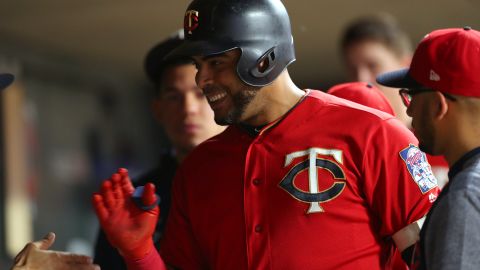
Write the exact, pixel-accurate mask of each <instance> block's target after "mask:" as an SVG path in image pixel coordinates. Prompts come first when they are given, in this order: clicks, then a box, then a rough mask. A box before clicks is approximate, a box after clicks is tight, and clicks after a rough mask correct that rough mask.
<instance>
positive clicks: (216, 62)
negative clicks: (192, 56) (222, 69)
mask: <svg viewBox="0 0 480 270" xmlns="http://www.w3.org/2000/svg"><path fill="white" fill-rule="evenodd" d="M208 64H209V65H210V66H212V67H216V66H219V65H221V64H223V61H221V60H220V59H215V58H214V59H211V60H209V61H208Z"/></svg>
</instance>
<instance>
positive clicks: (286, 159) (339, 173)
mask: <svg viewBox="0 0 480 270" xmlns="http://www.w3.org/2000/svg"><path fill="white" fill-rule="evenodd" d="M416 144H417V140H416V139H415V137H414V136H413V134H412V133H411V132H410V131H409V130H408V129H406V128H405V127H404V126H403V125H402V124H401V123H400V122H398V121H397V120H396V119H395V118H394V117H393V116H391V115H389V114H386V113H383V112H380V111H377V110H372V109H370V108H367V107H365V106H362V105H359V104H356V103H353V102H349V101H347V100H343V99H339V98H336V97H334V96H331V95H327V94H324V93H322V92H320V91H308V94H307V96H306V97H305V98H304V99H303V100H302V101H301V102H300V103H299V104H298V105H297V106H296V107H295V108H293V109H292V110H291V111H290V112H289V113H287V114H286V115H285V116H284V117H283V118H282V119H280V120H278V121H276V122H275V123H272V124H270V125H268V126H266V127H264V128H263V129H262V130H261V132H260V133H259V134H258V135H257V136H251V135H249V133H248V132H246V131H245V130H243V129H242V127H240V126H230V127H229V128H227V130H226V131H225V132H223V133H221V134H220V135H218V136H216V137H213V138H212V139H210V140H208V141H206V142H204V143H203V144H201V145H200V146H198V147H197V148H196V149H195V150H194V151H193V152H192V153H191V154H190V155H189V156H188V157H187V158H186V160H185V162H184V163H183V164H182V166H181V167H180V169H179V171H178V172H177V176H176V179H175V180H174V186H173V191H172V192H173V195H172V196H173V198H172V208H171V210H170V215H169V217H168V221H167V228H166V233H165V238H164V241H163V243H162V245H161V251H160V253H161V255H162V258H163V259H164V261H165V262H166V263H167V264H170V265H173V266H176V267H178V268H180V269H355V270H357V269H386V268H388V266H387V262H388V260H389V256H390V254H391V251H392V245H393V241H392V239H391V236H392V235H393V234H394V233H395V232H397V231H399V230H400V229H402V228H404V227H405V226H407V225H409V224H411V223H413V222H415V221H416V220H418V219H420V218H422V217H423V216H424V215H425V214H426V213H427V211H428V209H429V208H430V206H431V203H432V202H433V200H434V199H435V198H436V196H437V194H438V189H437V185H436V180H435V178H434V176H433V175H432V172H431V168H430V166H429V165H428V162H427V161H426V158H425V154H423V153H422V152H421V151H420V150H418V148H417V147H416V146H415V145H416Z"/></svg>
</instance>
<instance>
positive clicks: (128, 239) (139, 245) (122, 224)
mask: <svg viewBox="0 0 480 270" xmlns="http://www.w3.org/2000/svg"><path fill="white" fill-rule="evenodd" d="M134 190H135V189H134V188H133V185H132V182H131V181H130V177H129V176H128V171H127V170H126V169H119V170H118V172H117V173H115V174H113V175H112V176H111V177H110V179H108V180H106V181H104V182H103V184H102V187H101V190H100V192H99V193H95V194H94V195H93V198H92V201H93V206H94V208H95V212H96V214H97V217H98V219H99V221H100V225H101V226H102V229H103V230H104V232H105V234H106V235H107V238H108V240H109V241H110V244H111V245H112V246H114V247H115V248H117V249H118V250H119V252H120V253H121V254H122V256H124V257H127V258H128V259H135V260H136V259H141V258H143V257H145V256H146V255H147V254H148V252H150V250H151V249H153V248H154V245H153V240H152V235H153V232H154V230H155V226H156V224H157V220H158V215H159V208H158V206H155V207H154V208H153V209H151V210H148V211H145V210H142V209H140V208H139V207H137V206H136V205H135V203H134V202H133V200H132V199H131V197H132V194H133V192H134ZM141 200H142V203H143V205H145V206H149V205H153V204H155V203H156V196H155V186H154V185H153V184H152V183H148V184H147V185H145V189H144V192H143V195H142V197H141Z"/></svg>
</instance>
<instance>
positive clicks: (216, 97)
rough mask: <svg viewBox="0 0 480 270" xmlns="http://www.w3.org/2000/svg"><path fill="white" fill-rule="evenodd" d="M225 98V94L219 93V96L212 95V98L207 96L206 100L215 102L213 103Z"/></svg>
mask: <svg viewBox="0 0 480 270" xmlns="http://www.w3.org/2000/svg"><path fill="white" fill-rule="evenodd" d="M226 96H227V94H226V93H220V94H216V95H213V96H208V97H207V99H208V102H215V101H217V100H220V99H222V98H224V97H226Z"/></svg>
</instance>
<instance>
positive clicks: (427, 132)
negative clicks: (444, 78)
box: [407, 92, 438, 155]
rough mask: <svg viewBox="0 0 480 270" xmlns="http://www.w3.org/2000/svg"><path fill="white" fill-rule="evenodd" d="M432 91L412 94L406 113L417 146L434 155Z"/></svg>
mask: <svg viewBox="0 0 480 270" xmlns="http://www.w3.org/2000/svg"><path fill="white" fill-rule="evenodd" d="M432 95H434V93H433V92H424V93H419V94H416V95H413V96H412V100H411V102H410V105H409V106H408V108H407V114H408V115H409V116H410V117H412V129H413V133H414V134H415V136H416V137H417V138H418V142H419V144H418V147H419V148H420V150H422V151H423V152H425V153H428V154H431V155H436V154H438V153H436V151H435V143H436V139H435V127H434V125H433V115H432V114H433V111H434V110H435V108H432V106H433V105H432V102H430V101H431V100H432V97H431V96H432Z"/></svg>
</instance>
